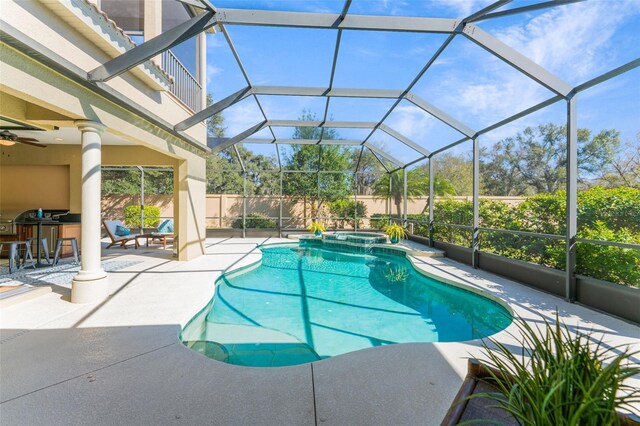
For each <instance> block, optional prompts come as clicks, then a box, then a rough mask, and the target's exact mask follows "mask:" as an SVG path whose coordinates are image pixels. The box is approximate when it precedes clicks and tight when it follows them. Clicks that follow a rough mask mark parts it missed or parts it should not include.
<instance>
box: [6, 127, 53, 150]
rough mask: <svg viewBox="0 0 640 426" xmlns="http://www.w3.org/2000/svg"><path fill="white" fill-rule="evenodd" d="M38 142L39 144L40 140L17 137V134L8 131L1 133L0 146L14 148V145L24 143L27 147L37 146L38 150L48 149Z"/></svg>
mask: <svg viewBox="0 0 640 426" xmlns="http://www.w3.org/2000/svg"><path fill="white" fill-rule="evenodd" d="M37 142H38V139H34V138H21V137H20V136H18V135H16V134H15V133H11V132H10V131H8V130H2V131H0V145H4V146H12V145H15V144H16V143H23V144H26V145H31V146H37V147H38V148H46V147H47V146H46V145H40V144H39V143H37Z"/></svg>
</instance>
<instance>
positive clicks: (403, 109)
mask: <svg viewBox="0 0 640 426" xmlns="http://www.w3.org/2000/svg"><path fill="white" fill-rule="evenodd" d="M386 123H387V124H388V125H389V127H391V128H392V129H393V130H395V131H397V132H399V133H401V134H403V135H404V136H406V137H408V138H409V139H413V140H414V141H416V142H417V141H420V140H422V139H424V135H425V134H429V131H430V130H431V129H432V128H433V127H434V126H435V125H436V119H435V118H433V117H432V116H430V115H428V114H427V113H425V112H424V111H422V110H421V109H420V108H418V107H416V106H413V105H399V106H397V107H396V108H395V109H394V110H393V113H392V115H391V116H390V117H389V118H388V119H387V120H386Z"/></svg>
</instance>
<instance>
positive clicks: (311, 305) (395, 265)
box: [181, 244, 512, 367]
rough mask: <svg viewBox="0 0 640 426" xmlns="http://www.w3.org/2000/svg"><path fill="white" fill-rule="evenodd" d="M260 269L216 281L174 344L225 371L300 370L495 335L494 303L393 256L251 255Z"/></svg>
mask: <svg viewBox="0 0 640 426" xmlns="http://www.w3.org/2000/svg"><path fill="white" fill-rule="evenodd" d="M261 250H262V260H261V262H259V263H257V264H254V265H251V266H249V267H245V268H242V269H240V270H237V271H234V272H232V273H228V274H223V275H222V276H221V277H220V278H219V279H218V281H217V284H218V285H217V287H216V292H215V295H214V297H213V299H212V300H211V301H210V302H209V304H208V305H207V306H206V307H205V308H204V309H203V310H202V311H201V312H200V313H199V314H198V315H196V317H194V318H193V319H192V320H191V321H190V323H189V324H188V325H187V326H186V327H185V329H184V330H183V332H182V334H181V339H182V341H183V342H184V343H185V344H186V345H187V346H189V347H190V348H192V349H194V350H196V351H198V352H201V353H203V354H205V355H206V356H208V357H210V358H213V359H216V360H219V361H222V362H227V363H230V364H236V365H244V366H253V367H276V366H286V365H296V364H303V363H307V362H312V361H317V360H320V359H324V358H328V357H332V356H336V355H340V354H344V353H347V352H352V351H356V350H359V349H364V348H369V347H375V346H381V345H388V344H394V343H405V342H457V341H466V340H473V339H480V338H483V337H486V336H489V335H492V334H494V333H497V332H498V331H501V330H503V329H504V328H505V327H507V326H508V325H509V324H510V323H511V319H512V318H511V314H510V313H509V312H508V310H507V309H506V308H504V307H503V306H502V305H500V304H499V303H497V302H495V301H493V300H491V299H489V298H486V297H483V296H481V295H478V294H476V293H473V292H470V291H467V290H465V289H462V288H458V287H454V286H452V285H448V284H445V283H442V282H439V281H437V280H434V279H431V278H428V277H426V276H424V275H422V274H420V273H419V272H418V271H417V270H416V269H415V268H414V267H413V266H412V265H411V263H410V262H409V260H407V259H406V258H405V257H404V256H403V255H400V254H398V255H396V254H389V253H388V252H389V250H388V249H386V250H384V251H385V252H384V253H383V252H382V250H383V249H379V250H380V252H376V249H375V248H374V251H373V253H371V254H361V253H352V252H348V251H338V250H334V249H331V248H326V247H301V246H299V245H298V244H279V245H266V246H262V247H261Z"/></svg>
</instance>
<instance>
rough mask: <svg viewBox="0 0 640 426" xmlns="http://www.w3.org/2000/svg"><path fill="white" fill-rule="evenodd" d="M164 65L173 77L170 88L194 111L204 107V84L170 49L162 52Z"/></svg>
mask: <svg viewBox="0 0 640 426" xmlns="http://www.w3.org/2000/svg"><path fill="white" fill-rule="evenodd" d="M162 66H163V68H164V70H165V71H166V72H167V73H168V74H170V75H171V76H172V77H173V81H172V82H171V84H170V86H169V90H170V91H171V93H173V94H174V95H175V96H176V97H177V98H178V99H180V100H181V101H182V102H183V103H184V104H185V105H186V106H187V107H189V108H190V109H191V110H192V111H194V112H197V111H200V110H201V109H202V86H201V85H200V83H199V82H198V80H197V79H196V78H195V77H194V76H193V75H192V74H191V73H190V72H189V70H187V68H186V67H185V66H184V65H183V64H182V62H180V60H179V59H178V58H176V56H175V55H174V54H173V53H171V51H170V50H167V51H165V52H164V53H163V54H162Z"/></svg>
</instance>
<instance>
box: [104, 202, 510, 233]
mask: <svg viewBox="0 0 640 426" xmlns="http://www.w3.org/2000/svg"><path fill="white" fill-rule="evenodd" d="M450 198H451V199H454V200H458V201H471V197H450ZM482 198H487V199H491V200H501V201H504V202H506V203H509V204H511V205H514V204H518V203H519V202H520V201H522V200H523V198H522V197H482ZM437 200H439V198H436V201H437ZM358 201H359V202H363V203H364V204H365V205H366V206H367V216H369V217H370V216H371V215H373V214H375V213H381V214H386V213H388V210H389V209H388V203H387V202H386V201H385V200H382V199H379V198H375V197H373V196H371V195H365V196H358ZM427 202H428V198H427V197H417V198H415V199H413V200H411V201H410V202H409V203H408V206H407V207H408V213H409V214H419V213H425V207H426V205H427ZM139 203H140V196H139V195H105V196H103V198H102V212H103V216H105V217H109V218H118V219H121V218H123V217H124V207H126V206H129V205H139ZM145 204H146V205H149V206H157V207H159V208H160V216H161V217H172V209H173V198H172V196H171V195H153V194H145ZM305 207H306V208H305ZM251 213H260V214H262V215H265V216H267V217H270V218H278V217H279V214H280V198H279V197H278V196H261V197H247V215H249V214H251ZM323 213H324V214H325V215H328V211H326V209H325V210H324V212H323ZM393 213H394V214H395V206H393ZM205 214H206V227H207V229H217V228H229V227H231V225H232V223H233V221H234V220H235V219H237V218H238V217H242V195H238V194H207V195H206V199H205ZM282 215H283V217H292V219H285V220H284V222H283V225H284V226H285V227H306V226H307V225H308V223H309V221H310V220H311V219H312V215H311V212H310V211H309V209H308V206H305V204H304V202H303V201H302V200H292V199H288V198H285V199H284V200H283V203H282ZM363 225H364V226H365V227H368V226H369V222H368V221H367V220H365V221H364V223H363Z"/></svg>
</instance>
